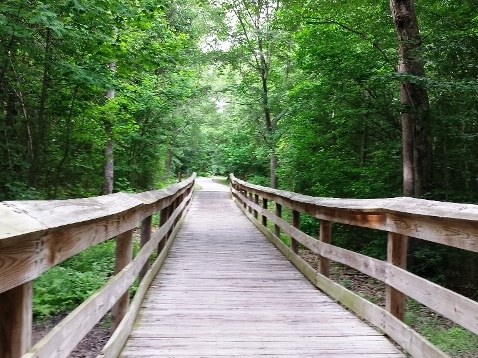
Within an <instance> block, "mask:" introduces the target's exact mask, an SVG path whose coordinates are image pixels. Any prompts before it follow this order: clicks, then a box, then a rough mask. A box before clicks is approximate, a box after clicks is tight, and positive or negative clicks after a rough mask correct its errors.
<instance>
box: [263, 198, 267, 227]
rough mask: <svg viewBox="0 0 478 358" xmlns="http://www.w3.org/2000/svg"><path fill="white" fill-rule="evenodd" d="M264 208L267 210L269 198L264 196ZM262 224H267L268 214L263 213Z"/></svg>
mask: <svg viewBox="0 0 478 358" xmlns="http://www.w3.org/2000/svg"><path fill="white" fill-rule="evenodd" d="M262 208H263V209H265V210H267V199H266V198H264V197H263V198H262ZM262 225H264V226H267V216H265V215H262Z"/></svg>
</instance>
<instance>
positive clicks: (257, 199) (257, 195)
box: [254, 194, 259, 220]
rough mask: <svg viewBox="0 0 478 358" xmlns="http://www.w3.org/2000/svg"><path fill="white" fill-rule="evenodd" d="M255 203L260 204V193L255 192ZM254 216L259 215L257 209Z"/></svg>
mask: <svg viewBox="0 0 478 358" xmlns="http://www.w3.org/2000/svg"><path fill="white" fill-rule="evenodd" d="M254 203H255V204H257V205H259V194H254ZM254 217H255V218H256V220H257V218H258V217H259V213H258V212H257V210H254Z"/></svg>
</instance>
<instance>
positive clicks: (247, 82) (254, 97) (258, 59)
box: [222, 0, 291, 188]
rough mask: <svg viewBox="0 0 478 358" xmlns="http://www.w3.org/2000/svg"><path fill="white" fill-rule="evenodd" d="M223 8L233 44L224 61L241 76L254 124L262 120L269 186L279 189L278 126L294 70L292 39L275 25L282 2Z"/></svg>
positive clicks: (264, 1) (243, 3)
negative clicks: (292, 69) (290, 51)
mask: <svg viewBox="0 0 478 358" xmlns="http://www.w3.org/2000/svg"><path fill="white" fill-rule="evenodd" d="M222 7H223V9H224V11H225V17H226V21H229V28H227V30H226V31H227V32H228V37H227V41H228V43H229V44H230V48H229V49H227V52H226V55H225V56H224V57H223V58H224V59H226V61H227V62H228V63H229V64H230V65H231V66H232V67H231V68H232V69H234V70H235V71H237V72H238V73H239V74H240V77H241V79H240V81H239V83H238V86H237V90H238V95H237V98H240V101H242V100H244V99H246V102H248V103H251V106H250V109H249V116H250V117H252V118H251V121H254V122H256V121H258V120H259V123H260V125H259V126H258V128H257V132H258V135H259V136H260V137H261V138H262V140H263V141H264V143H265V145H266V146H267V147H268V151H269V154H268V156H269V176H270V186H271V187H273V188H276V187H277V184H278V179H277V174H276V171H277V165H278V163H277V154H276V150H277V148H276V146H277V141H278V138H279V132H278V126H279V122H280V120H281V119H282V118H283V116H284V115H285V113H286V112H287V104H285V103H284V101H283V100H284V99H285V93H286V88H287V87H288V86H289V82H288V76H289V73H290V70H291V68H290V63H289V62H288V61H287V58H288V56H289V53H288V45H289V44H290V41H289V38H288V36H287V33H285V32H283V31H281V30H280V28H278V27H277V26H276V23H275V16H276V13H277V11H278V10H279V8H280V1H279V0H274V1H270V0H261V1H257V2H249V1H244V0H240V1H224V2H222ZM283 59H286V62H285V63H284V61H283ZM239 93H240V94H239Z"/></svg>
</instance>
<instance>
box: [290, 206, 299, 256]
mask: <svg viewBox="0 0 478 358" xmlns="http://www.w3.org/2000/svg"><path fill="white" fill-rule="evenodd" d="M292 226H293V227H295V228H296V229H297V230H300V213H299V212H298V211H297V210H293V211H292ZM290 249H291V250H292V251H293V252H295V253H297V252H298V251H299V243H298V242H297V240H296V239H295V238H294V237H293V236H291V237H290Z"/></svg>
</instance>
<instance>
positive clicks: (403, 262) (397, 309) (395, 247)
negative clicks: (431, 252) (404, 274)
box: [385, 232, 408, 321]
mask: <svg viewBox="0 0 478 358" xmlns="http://www.w3.org/2000/svg"><path fill="white" fill-rule="evenodd" d="M407 246H408V237H407V236H405V235H400V234H397V233H394V232H389V233H388V245H387V262H388V263H390V264H392V265H394V266H397V267H400V268H403V269H405V268H406V267H407ZM405 300H406V296H405V295H404V294H403V293H402V292H400V291H398V290H396V289H395V288H393V287H392V286H389V285H386V288H385V308H386V310H387V311H388V312H390V313H391V314H392V315H394V316H395V317H397V318H398V319H399V320H401V321H403V320H404V319H405Z"/></svg>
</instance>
